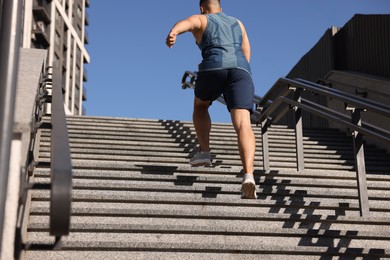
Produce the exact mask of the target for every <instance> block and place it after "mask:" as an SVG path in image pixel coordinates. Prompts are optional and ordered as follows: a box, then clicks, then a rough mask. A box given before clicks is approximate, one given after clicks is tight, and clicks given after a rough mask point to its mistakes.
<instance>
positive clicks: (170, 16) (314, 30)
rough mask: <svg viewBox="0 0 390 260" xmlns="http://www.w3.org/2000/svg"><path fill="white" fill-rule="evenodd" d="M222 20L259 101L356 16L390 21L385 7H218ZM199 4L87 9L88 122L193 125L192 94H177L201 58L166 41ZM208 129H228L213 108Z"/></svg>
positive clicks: (180, 1)
mask: <svg viewBox="0 0 390 260" xmlns="http://www.w3.org/2000/svg"><path fill="white" fill-rule="evenodd" d="M221 2H222V8H223V12H225V13H227V14H229V15H232V16H235V17H237V18H239V19H240V20H241V21H242V22H243V23H244V25H245V27H246V30H247V32H248V35H249V39H250V41H251V47H252V58H251V66H252V73H253V80H254V83H255V87H256V91H255V93H256V94H257V95H260V96H261V95H263V94H265V93H266V91H267V90H268V89H269V88H270V87H271V86H272V85H273V83H274V82H275V81H276V80H277V79H278V78H280V77H284V76H285V75H286V74H287V73H288V72H289V71H290V70H291V68H292V67H293V66H294V65H295V64H296V63H297V62H298V61H299V59H300V58H301V57H302V56H303V55H304V54H305V53H306V52H308V51H309V50H310V49H311V48H312V47H313V46H314V44H315V43H316V42H317V41H318V40H319V39H320V38H321V36H322V35H323V34H324V33H325V31H326V30H327V29H328V28H330V27H332V26H337V27H342V26H344V24H345V23H347V22H348V21H349V20H350V19H351V18H352V17H353V15H354V14H389V13H390V0H222V1H221ZM198 3H199V1H198V0H166V1H164V0H141V1H135V0H113V1H100V0H99V1H91V7H90V8H89V10H88V13H89V18H90V26H89V27H88V28H87V30H88V34H89V42H90V43H89V45H87V49H88V52H89V54H90V56H91V63H90V64H89V65H86V69H87V71H88V82H87V83H86V88H87V91H88V92H87V96H88V100H87V102H85V107H86V109H87V115H93V116H113V117H129V118H148V119H168V120H173V119H174V120H192V119H191V118H192V102H193V92H192V91H191V90H182V89H181V77H182V75H183V73H184V71H185V70H196V68H197V65H198V64H199V62H200V60H201V55H200V52H199V50H198V48H197V46H196V45H195V41H194V39H193V38H192V35H191V34H183V35H181V36H179V39H178V41H177V43H176V45H175V46H174V47H173V49H169V48H167V47H166V45H165V38H166V35H167V34H168V32H169V30H170V29H171V27H172V26H173V24H174V23H175V22H177V21H178V20H181V19H184V18H186V17H187V16H189V15H191V14H194V13H199V8H198ZM210 114H211V117H212V120H213V121H214V122H229V121H230V117H229V114H228V112H227V110H226V108H225V107H224V106H222V105H221V104H219V103H218V102H216V103H214V104H213V106H212V108H211V110H210Z"/></svg>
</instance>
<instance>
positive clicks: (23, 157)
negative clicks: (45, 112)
mask: <svg viewBox="0 0 390 260" xmlns="http://www.w3.org/2000/svg"><path fill="white" fill-rule="evenodd" d="M46 54H47V51H45V50H35V49H21V51H20V60H19V68H18V76H17V80H18V83H17V89H16V103H15V117H14V127H13V133H14V134H13V140H12V145H11V155H10V171H9V178H8V192H7V200H6V206H5V207H6V211H5V223H4V230H3V241H2V245H1V246H2V250H1V256H0V259H13V254H14V243H15V228H16V225H17V215H18V214H17V213H18V206H19V204H18V203H19V192H20V180H21V179H22V178H21V177H22V175H21V174H23V173H24V174H25V173H26V170H27V159H28V153H29V147H30V140H31V129H32V126H33V125H32V124H33V120H32V115H33V108H34V102H35V97H36V93H37V88H38V82H39V78H40V75H41V71H42V67H43V65H44V61H45V60H46Z"/></svg>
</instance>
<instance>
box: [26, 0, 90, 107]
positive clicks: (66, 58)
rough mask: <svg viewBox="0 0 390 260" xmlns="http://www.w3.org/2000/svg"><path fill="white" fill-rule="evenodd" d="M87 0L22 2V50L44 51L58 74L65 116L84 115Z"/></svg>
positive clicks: (87, 56)
mask: <svg viewBox="0 0 390 260" xmlns="http://www.w3.org/2000/svg"><path fill="white" fill-rule="evenodd" d="M89 4H90V0H25V1H24V26H23V46H22V47H23V48H36V49H47V50H48V61H47V62H48V64H49V66H52V67H53V68H54V69H59V70H60V71H61V73H62V88H63V91H64V96H65V98H64V99H65V100H64V104H65V107H66V113H67V114H69V115H84V114H85V113H86V110H85V108H84V106H83V101H85V100H86V89H85V86H84V83H85V82H86V81H87V72H86V70H85V68H84V65H85V64H87V63H89V61H90V57H89V54H88V52H87V49H86V44H88V34H87V32H86V27H87V26H88V24H89V19H88V14H87V11H86V10H87V8H88V7H89Z"/></svg>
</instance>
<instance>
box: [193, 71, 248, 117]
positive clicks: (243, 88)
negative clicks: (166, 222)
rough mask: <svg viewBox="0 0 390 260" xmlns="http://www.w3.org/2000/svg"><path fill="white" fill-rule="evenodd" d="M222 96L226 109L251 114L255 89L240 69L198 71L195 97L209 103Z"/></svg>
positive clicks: (244, 72)
mask: <svg viewBox="0 0 390 260" xmlns="http://www.w3.org/2000/svg"><path fill="white" fill-rule="evenodd" d="M221 94H223V97H224V99H225V102H226V105H227V109H228V110H229V112H230V110H231V109H233V108H243V109H248V110H249V111H250V112H251V113H252V110H253V97H254V94H255V87H254V85H253V81H252V76H251V75H250V74H249V73H248V72H247V71H245V70H242V69H222V70H212V71H200V72H198V77H197V80H196V88H195V96H196V97H197V98H199V99H201V100H202V101H210V105H211V103H212V102H213V101H214V100H216V99H217V98H218V97H219V96H221Z"/></svg>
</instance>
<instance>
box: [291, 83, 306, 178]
mask: <svg viewBox="0 0 390 260" xmlns="http://www.w3.org/2000/svg"><path fill="white" fill-rule="evenodd" d="M301 92H302V89H300V88H295V89H294V101H297V102H299V103H301ZM294 123H295V146H296V159H297V170H298V171H303V170H305V159H304V152H303V126H302V109H301V108H299V107H295V108H294Z"/></svg>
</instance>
